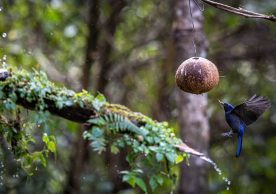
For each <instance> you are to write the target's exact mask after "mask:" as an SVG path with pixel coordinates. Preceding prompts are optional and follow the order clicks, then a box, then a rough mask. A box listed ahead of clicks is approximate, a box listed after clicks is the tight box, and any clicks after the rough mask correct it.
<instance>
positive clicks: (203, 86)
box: [175, 57, 219, 94]
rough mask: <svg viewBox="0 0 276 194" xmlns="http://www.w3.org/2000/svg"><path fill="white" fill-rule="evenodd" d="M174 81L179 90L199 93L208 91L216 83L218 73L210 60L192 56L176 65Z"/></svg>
mask: <svg viewBox="0 0 276 194" xmlns="http://www.w3.org/2000/svg"><path fill="white" fill-rule="evenodd" d="M175 81H176V84H177V86H178V87H179V88H180V89H181V90H183V91H185V92H189V93H193V94H201V93H204V92H208V91H210V90H211V89H212V88H214V87H215V86H216V85H217V84H218V82H219V73H218V69H217V67H216V65H215V64H213V63H212V62H211V61H209V60H207V59H205V58H202V57H192V58H189V59H187V60H186V61H184V62H183V63H182V64H181V65H180V66H179V67H178V69H177V71H176V74H175Z"/></svg>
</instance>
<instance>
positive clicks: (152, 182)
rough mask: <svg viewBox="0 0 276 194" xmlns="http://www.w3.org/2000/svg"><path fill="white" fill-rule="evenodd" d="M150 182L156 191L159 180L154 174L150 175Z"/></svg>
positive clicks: (152, 188)
mask: <svg viewBox="0 0 276 194" xmlns="http://www.w3.org/2000/svg"><path fill="white" fill-rule="evenodd" d="M149 184H150V188H151V190H152V191H155V189H156V188H157V186H158V185H157V182H156V179H155V177H154V176H152V177H150V181H149Z"/></svg>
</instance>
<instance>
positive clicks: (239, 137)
mask: <svg viewBox="0 0 276 194" xmlns="http://www.w3.org/2000/svg"><path fill="white" fill-rule="evenodd" d="M242 136H243V133H239V134H238V146H237V151H236V157H237V158H238V157H239V156H240V154H241V150H242Z"/></svg>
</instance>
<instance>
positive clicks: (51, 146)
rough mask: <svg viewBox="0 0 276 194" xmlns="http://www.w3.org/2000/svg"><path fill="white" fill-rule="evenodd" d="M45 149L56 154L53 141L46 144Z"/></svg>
mask: <svg viewBox="0 0 276 194" xmlns="http://www.w3.org/2000/svg"><path fill="white" fill-rule="evenodd" d="M47 147H48V149H49V150H50V151H51V152H56V144H55V142H53V141H49V142H48V143H47Z"/></svg>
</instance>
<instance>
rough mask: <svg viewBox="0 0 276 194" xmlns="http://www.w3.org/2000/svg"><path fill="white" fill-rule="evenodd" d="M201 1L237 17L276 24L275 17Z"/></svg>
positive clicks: (209, 0)
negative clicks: (263, 20)
mask: <svg viewBox="0 0 276 194" xmlns="http://www.w3.org/2000/svg"><path fill="white" fill-rule="evenodd" d="M194 1H196V0H194ZM201 1H202V2H204V3H206V4H208V5H211V6H213V7H215V8H217V9H220V10H223V11H226V12H229V13H233V14H236V15H240V16H243V17H246V18H257V19H265V20H270V21H272V22H276V16H274V15H266V14H261V13H256V12H253V11H248V10H246V9H243V8H241V7H239V8H235V7H232V6H229V5H225V4H222V3H218V2H215V1H211V0H201Z"/></svg>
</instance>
